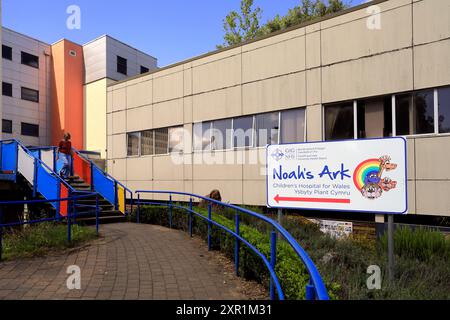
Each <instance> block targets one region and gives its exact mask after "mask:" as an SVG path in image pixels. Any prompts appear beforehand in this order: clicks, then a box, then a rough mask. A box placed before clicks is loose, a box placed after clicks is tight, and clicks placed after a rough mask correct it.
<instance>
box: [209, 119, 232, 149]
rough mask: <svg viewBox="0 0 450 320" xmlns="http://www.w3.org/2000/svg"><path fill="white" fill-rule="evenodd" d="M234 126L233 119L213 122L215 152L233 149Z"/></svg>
mask: <svg viewBox="0 0 450 320" xmlns="http://www.w3.org/2000/svg"><path fill="white" fill-rule="evenodd" d="M232 124H233V121H232V120H231V119H225V120H217V121H213V123H212V132H211V146H212V149H213V150H225V149H231V137H232V132H233V131H232Z"/></svg>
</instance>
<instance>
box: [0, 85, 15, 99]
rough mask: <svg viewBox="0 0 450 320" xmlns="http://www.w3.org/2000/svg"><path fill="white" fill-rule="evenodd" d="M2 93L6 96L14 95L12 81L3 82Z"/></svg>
mask: <svg viewBox="0 0 450 320" xmlns="http://www.w3.org/2000/svg"><path fill="white" fill-rule="evenodd" d="M2 93H3V95H4V96H7V97H12V95H13V86H12V84H11V83H7V82H2Z"/></svg>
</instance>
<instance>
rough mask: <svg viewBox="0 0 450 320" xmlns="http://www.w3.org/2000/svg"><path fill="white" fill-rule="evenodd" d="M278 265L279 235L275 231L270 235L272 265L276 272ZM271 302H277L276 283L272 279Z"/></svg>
mask: <svg viewBox="0 0 450 320" xmlns="http://www.w3.org/2000/svg"><path fill="white" fill-rule="evenodd" d="M276 263H277V233H276V232H275V230H273V231H272V233H271V234H270V265H271V267H272V269H273V271H274V272H275V264H276ZM270 300H275V283H274V280H273V278H272V277H270Z"/></svg>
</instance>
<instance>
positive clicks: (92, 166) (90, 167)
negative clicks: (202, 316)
mask: <svg viewBox="0 0 450 320" xmlns="http://www.w3.org/2000/svg"><path fill="white" fill-rule="evenodd" d="M89 169H90V171H91V172H90V173H91V192H94V165H93V164H92V161H90V162H89Z"/></svg>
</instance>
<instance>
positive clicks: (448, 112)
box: [438, 87, 450, 133]
mask: <svg viewBox="0 0 450 320" xmlns="http://www.w3.org/2000/svg"><path fill="white" fill-rule="evenodd" d="M438 101H439V133H450V87H446V88H441V89H438Z"/></svg>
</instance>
